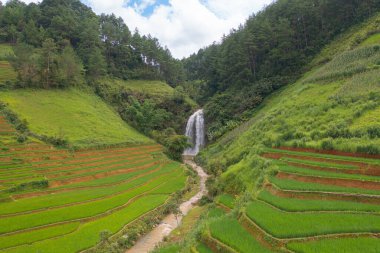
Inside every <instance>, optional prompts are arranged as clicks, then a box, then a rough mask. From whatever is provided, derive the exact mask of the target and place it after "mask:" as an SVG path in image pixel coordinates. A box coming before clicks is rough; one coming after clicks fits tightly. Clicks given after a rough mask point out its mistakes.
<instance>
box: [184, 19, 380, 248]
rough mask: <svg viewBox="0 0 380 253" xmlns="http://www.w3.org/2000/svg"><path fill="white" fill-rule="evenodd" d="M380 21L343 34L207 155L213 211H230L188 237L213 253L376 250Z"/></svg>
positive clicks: (379, 193)
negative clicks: (294, 81) (300, 76)
mask: <svg viewBox="0 0 380 253" xmlns="http://www.w3.org/2000/svg"><path fill="white" fill-rule="evenodd" d="M379 23H380V16H377V17H375V18H373V19H371V20H369V21H368V22H366V23H363V24H361V25H359V26H357V27H354V28H352V29H350V30H349V31H348V32H347V33H346V34H342V35H340V36H339V37H338V38H337V39H336V41H334V42H333V43H331V45H329V46H328V47H326V48H325V49H324V50H322V52H321V53H320V55H318V56H317V57H316V58H315V59H314V61H312V62H311V63H310V67H311V68H310V69H311V71H309V72H308V73H305V74H304V76H303V77H302V78H301V79H300V80H298V81H297V82H296V83H294V84H290V85H288V86H286V87H284V88H282V89H281V90H278V91H277V92H275V93H274V94H273V95H271V96H270V97H269V98H267V99H266V100H265V101H264V102H263V103H262V104H261V106H260V107H258V108H256V110H255V112H254V115H253V117H252V118H251V120H249V121H248V122H246V123H245V124H243V125H241V126H239V127H237V128H236V129H234V130H233V131H231V132H229V133H228V134H226V135H225V136H223V137H222V138H221V139H219V140H218V141H217V142H216V143H214V144H212V145H210V146H209V147H208V148H207V149H206V150H204V151H203V152H202V154H201V155H200V156H199V157H198V159H199V162H202V163H203V164H204V165H205V168H206V169H207V170H208V171H209V173H210V174H211V175H212V177H211V181H210V184H209V193H210V197H214V201H213V204H212V205H211V207H210V211H209V212H211V210H214V209H215V207H213V206H215V205H216V206H219V208H221V209H223V210H224V213H222V214H220V213H219V215H218V216H217V217H215V216H213V217H208V218H206V219H204V220H203V222H202V224H201V225H200V226H199V227H198V230H199V232H198V234H197V235H196V236H194V237H191V238H189V240H190V241H191V240H197V241H198V243H200V245H205V246H206V248H207V252H247V253H250V252H252V251H257V252H297V253H314V252H346V253H359V252H378V251H379V250H380V239H379V237H378V234H379V232H380V230H379V228H380V226H379V224H380V220H379V211H380V197H379V196H380V173H379V172H380V115H379V112H380V71H379V70H380V40H379V30H378V27H379V26H378V24H379ZM194 238H196V239H194ZM196 251H198V252H202V250H201V249H199V250H198V249H196Z"/></svg>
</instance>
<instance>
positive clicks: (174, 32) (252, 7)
mask: <svg viewBox="0 0 380 253" xmlns="http://www.w3.org/2000/svg"><path fill="white" fill-rule="evenodd" d="M27 1H29V2H30V1H33V0H27ZM35 1H36V0H35ZM130 1H131V0H126V1H125V0H86V1H85V2H86V3H88V4H89V5H90V6H91V7H92V8H93V10H94V11H95V12H96V13H98V14H100V13H108V14H110V13H115V15H117V16H121V17H122V18H123V19H124V21H125V22H126V24H127V25H128V27H129V28H130V30H132V31H133V30H134V29H135V28H136V27H137V28H138V29H139V31H140V33H142V34H148V33H150V34H151V35H152V36H154V37H157V38H158V39H159V41H160V43H161V45H166V46H168V48H169V49H170V50H171V52H172V54H173V56H175V57H177V58H182V57H185V56H189V55H190V54H191V53H194V52H197V51H198V49H200V48H202V47H205V46H207V45H209V44H211V43H213V42H214V41H219V40H220V38H221V37H222V36H223V34H228V33H229V31H230V30H231V29H232V28H236V27H237V26H238V25H239V24H241V23H244V22H245V20H246V19H247V18H248V17H249V16H250V15H251V14H252V13H253V12H257V11H259V10H260V9H262V8H263V7H264V5H268V4H270V3H271V2H272V0H169V5H158V6H156V7H155V9H154V12H153V14H152V15H150V16H149V17H144V16H143V15H142V14H141V13H142V12H143V10H144V9H145V8H146V7H147V6H149V5H151V4H152V3H154V2H157V1H156V0H141V1H139V2H138V4H134V5H132V6H130V5H129V6H128V7H125V6H126V4H128V3H129V2H130Z"/></svg>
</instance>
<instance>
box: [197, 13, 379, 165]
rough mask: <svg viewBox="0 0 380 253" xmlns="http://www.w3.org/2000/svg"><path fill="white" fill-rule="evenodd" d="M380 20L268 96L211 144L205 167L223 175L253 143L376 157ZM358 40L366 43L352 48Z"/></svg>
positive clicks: (329, 49) (348, 35)
mask: <svg viewBox="0 0 380 253" xmlns="http://www.w3.org/2000/svg"><path fill="white" fill-rule="evenodd" d="M379 20H380V16H379V15H378V16H377V17H375V18H373V19H372V20H371V22H367V23H364V27H363V25H360V26H358V27H356V28H355V29H351V31H349V32H348V33H346V34H344V35H342V36H341V37H340V38H338V39H337V40H336V41H335V42H333V43H332V44H331V45H329V46H328V47H326V48H325V49H324V50H323V51H322V53H321V54H320V55H319V56H318V57H316V59H315V60H314V61H313V62H312V63H311V64H312V65H314V66H315V67H314V68H313V69H312V70H311V71H310V72H308V73H306V74H305V75H304V76H303V78H301V79H300V80H299V81H297V82H296V83H294V84H292V85H288V86H287V87H285V88H283V89H281V90H279V91H277V92H276V93H275V94H273V95H271V96H270V97H269V98H268V99H266V100H265V101H264V102H263V104H262V105H261V106H260V107H259V108H257V109H256V111H255V113H254V116H253V117H252V119H251V120H249V121H248V122H246V123H245V124H243V125H241V126H239V127H237V128H236V129H234V130H233V131H231V132H230V133H228V134H226V135H225V136H223V137H222V138H221V139H220V140H219V141H218V142H217V143H215V144H213V145H211V146H210V147H209V148H208V149H207V150H206V151H205V152H204V154H203V156H202V157H203V158H204V159H207V163H208V164H209V167H217V168H220V169H221V170H223V171H225V170H226V169H227V167H229V166H230V165H232V164H234V163H236V162H238V161H240V160H241V159H242V158H243V157H244V156H245V155H247V154H248V153H250V151H251V149H253V148H252V147H254V146H255V145H257V144H263V145H266V146H274V147H276V146H277V147H278V146H289V147H299V148H314V149H326V150H331V149H335V150H340V151H346V152H359V153H365V154H378V153H380V150H379V147H380V128H379V127H380V125H379V124H380V123H379V120H378V118H379V112H380V82H379V80H380V71H379V67H380V65H379V64H380V41H379V40H378V36H379V35H378V33H376V31H378V30H376V29H378V26H376V25H374V24H378V23H379ZM373 33H374V34H373ZM358 36H365V37H362V38H361V41H364V42H363V43H361V44H359V45H357V43H356V44H355V43H354V44H353V43H351V42H352V38H357V37H358ZM366 38H367V39H366ZM334 52H335V54H334ZM329 59H331V60H329ZM326 61H327V63H326Z"/></svg>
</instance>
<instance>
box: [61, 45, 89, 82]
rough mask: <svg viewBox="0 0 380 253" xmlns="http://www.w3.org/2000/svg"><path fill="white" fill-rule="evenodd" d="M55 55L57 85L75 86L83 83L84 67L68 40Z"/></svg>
mask: <svg viewBox="0 0 380 253" xmlns="http://www.w3.org/2000/svg"><path fill="white" fill-rule="evenodd" d="M64 43H65V44H66V46H65V47H64V49H63V50H62V53H61V54H60V55H59V56H58V57H57V66H58V73H57V87H69V86H77V85H81V84H83V83H84V78H83V74H84V68H83V64H82V62H81V60H80V59H79V57H78V56H77V55H76V54H75V52H74V49H73V48H72V46H71V45H70V42H69V41H65V42H64Z"/></svg>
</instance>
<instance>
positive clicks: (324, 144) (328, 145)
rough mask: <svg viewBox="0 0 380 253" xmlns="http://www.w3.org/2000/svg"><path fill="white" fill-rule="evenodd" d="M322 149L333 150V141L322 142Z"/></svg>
mask: <svg viewBox="0 0 380 253" xmlns="http://www.w3.org/2000/svg"><path fill="white" fill-rule="evenodd" d="M321 148H322V149H323V150H333V149H334V144H333V142H332V140H331V139H327V140H324V141H322V144H321Z"/></svg>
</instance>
